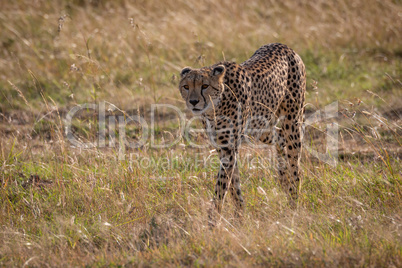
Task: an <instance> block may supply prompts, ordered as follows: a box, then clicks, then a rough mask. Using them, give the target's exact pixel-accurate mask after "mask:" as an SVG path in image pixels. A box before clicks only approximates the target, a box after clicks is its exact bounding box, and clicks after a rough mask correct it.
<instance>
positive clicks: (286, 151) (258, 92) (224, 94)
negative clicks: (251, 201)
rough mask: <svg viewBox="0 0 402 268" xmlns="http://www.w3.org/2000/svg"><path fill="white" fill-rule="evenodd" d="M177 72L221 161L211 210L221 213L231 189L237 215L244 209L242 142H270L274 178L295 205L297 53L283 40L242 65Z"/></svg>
mask: <svg viewBox="0 0 402 268" xmlns="http://www.w3.org/2000/svg"><path fill="white" fill-rule="evenodd" d="M180 77H181V79H180V83H179V90H180V93H181V96H182V98H183V99H184V100H185V102H186V106H187V108H188V109H189V110H191V112H192V113H193V114H194V115H197V116H200V117H201V118H202V122H203V125H204V127H205V129H206V131H207V134H208V136H209V139H210V141H211V143H212V144H213V145H214V146H215V147H216V149H217V152H218V153H219V158H220V163H221V165H220V170H219V172H218V176H217V180H216V185H215V195H214V198H213V204H214V205H213V207H214V208H213V209H211V210H213V211H217V212H218V213H221V207H222V201H223V198H224V196H225V195H226V193H227V191H228V190H229V191H230V193H231V195H232V197H233V199H234V203H235V211H236V214H237V215H238V216H241V215H242V213H243V210H244V201H243V196H242V192H241V190H240V178H239V170H238V163H237V159H238V150H239V146H240V144H241V143H242V142H245V141H250V142H255V141H261V142H263V144H265V145H274V147H275V148H276V151H277V154H276V155H277V162H278V164H277V173H278V174H277V177H278V180H279V182H280V185H281V186H282V188H283V189H284V190H285V192H287V193H288V196H289V197H290V201H291V203H293V204H294V200H296V198H297V195H298V189H299V184H300V176H301V174H300V157H301V149H302V123H303V114H304V99H305V91H306V72H305V67H304V64H303V61H302V59H301V58H300V56H299V55H298V54H296V53H295V52H294V51H293V50H292V49H290V48H289V47H287V46H286V45H283V44H279V43H275V44H268V45H264V46H262V47H261V48H259V49H258V50H257V51H256V52H255V53H254V54H253V55H252V56H251V58H250V59H248V60H246V61H245V62H243V63H241V64H237V63H235V62H228V61H225V62H219V63H217V64H214V65H212V66H209V67H203V68H201V69H192V68H190V67H186V68H184V69H183V70H182V71H181V73H180ZM278 122H280V123H281V124H280V127H277V126H278ZM210 214H211V213H210Z"/></svg>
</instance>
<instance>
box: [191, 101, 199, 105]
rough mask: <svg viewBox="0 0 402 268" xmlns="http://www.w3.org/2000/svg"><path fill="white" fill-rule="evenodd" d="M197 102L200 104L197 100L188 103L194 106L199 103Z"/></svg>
mask: <svg viewBox="0 0 402 268" xmlns="http://www.w3.org/2000/svg"><path fill="white" fill-rule="evenodd" d="M199 102H200V101H199V100H190V103H191V104H192V105H193V106H196V105H197V103H199Z"/></svg>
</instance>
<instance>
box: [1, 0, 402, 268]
mask: <svg viewBox="0 0 402 268" xmlns="http://www.w3.org/2000/svg"><path fill="white" fill-rule="evenodd" d="M0 7H1V9H0V10H1V11H0V25H1V28H2V29H3V30H2V31H1V32H0V45H1V46H2V49H1V50H0V77H1V80H0V135H1V136H0V163H1V164H0V165H1V166H0V226H1V227H2V228H1V231H0V265H1V266H16V265H18V266H21V265H29V266H78V265H80V266H82V265H90V266H121V265H128V266H129V265H135V266H161V265H163V266H166V265H168V266H179V265H180V266H208V267H209V266H252V265H255V266H281V267H282V266H308V267H311V266H342V267H348V266H374V267H399V266H401V265H402V237H401V228H402V216H401V215H402V210H401V206H400V204H401V202H402V197H401V194H402V181H401V176H402V173H401V163H400V157H401V150H400V148H401V142H402V139H401V135H402V130H401V127H400V126H401V115H400V113H401V102H400V100H401V98H402V91H401V77H400V75H401V73H402V68H401V55H402V47H401V43H400V40H401V39H402V38H401V37H402V33H401V31H402V28H401V27H400V25H401V14H402V8H401V3H400V1H362V0H355V1H343V0H340V1H337V2H335V1H330V2H329V1H318V2H317V1H316V2H315V3H313V2H311V1H290V0H289V1H287V0H286V1H282V2H280V3H279V2H277V1H252V0H251V1H247V2H241V1H235V2H233V1H201V2H200V1H165V2H164V3H163V4H161V3H159V2H157V1H142V2H141V1H140V2H137V3H135V4H133V3H128V2H126V1H123V0H121V1H115V2H107V1H102V0H99V1H92V2H86V1H78V0H76V1H72V3H67V2H64V1H36V2H34V3H31V2H30V1H14V2H13V3H5V2H4V3H1V4H0ZM271 42H282V43H286V44H288V45H289V46H290V47H292V48H294V49H295V50H296V51H297V52H298V53H299V54H300V55H301V56H302V58H303V60H304V62H305V64H306V67H307V72H308V85H309V86H308V93H307V100H308V103H309V106H308V107H307V111H308V115H310V114H311V112H313V111H315V110H318V109H320V108H324V106H325V105H326V104H329V103H332V102H334V101H336V100H338V101H339V105H340V107H339V114H338V116H337V117H336V118H335V119H334V120H335V121H336V122H337V123H339V126H340V128H339V146H340V147H339V148H340V150H339V162H338V164H337V166H335V167H332V166H330V165H327V164H325V163H323V162H320V161H318V160H317V159H316V158H314V157H313V156H312V155H311V154H309V153H307V152H306V153H305V155H304V156H303V161H302V162H303V172H304V179H303V187H302V189H301V195H300V199H299V201H298V204H297V208H296V209H291V208H290V207H289V206H288V203H287V201H286V198H285V196H284V194H283V193H282V192H281V191H280V189H279V187H278V185H277V184H276V183H275V175H274V172H273V170H272V163H271V161H272V159H269V158H267V157H266V156H267V152H266V151H262V150H254V149H250V148H244V149H243V151H242V153H241V156H242V158H241V159H242V161H243V162H242V166H241V169H240V172H241V178H242V182H243V184H242V187H243V189H244V193H245V199H246V203H247V207H246V211H245V217H244V219H243V222H238V221H237V220H236V219H233V217H232V214H233V213H232V212H233V207H232V205H231V202H230V198H228V200H226V201H225V208H227V211H226V212H225V213H224V214H223V215H222V216H223V220H222V222H221V225H220V226H219V227H217V228H215V229H210V228H208V226H207V222H206V218H207V217H206V213H207V209H208V206H209V200H210V198H211V197H212V189H213V185H214V177H215V175H216V172H217V168H216V165H215V164H214V163H216V160H217V156H216V155H215V153H213V152H210V151H209V150H210V149H211V148H208V149H207V150H201V149H194V148H190V146H185V145H188V143H187V142H186V141H185V140H184V139H181V140H180V142H179V143H178V144H176V145H174V146H172V147H170V148H167V149H152V148H150V146H149V145H147V146H143V147H142V148H141V149H137V150H130V149H129V148H125V150H126V151H125V152H126V154H127V155H126V159H125V160H124V161H122V160H118V156H119V148H118V142H117V143H116V146H115V147H113V148H103V149H102V148H94V149H88V150H82V149H77V148H73V147H71V144H70V143H69V141H68V140H67V139H66V136H65V132H64V129H65V125H64V124H65V116H66V113H67V112H68V110H69V109H71V108H72V107H74V106H75V105H76V104H82V103H86V102H87V103H99V101H103V100H106V101H107V102H110V103H113V104H114V105H116V106H117V107H118V109H115V110H114V111H108V112H107V116H108V118H111V117H112V116H118V115H123V114H124V115H135V114H140V115H142V116H144V117H145V118H146V119H147V120H149V111H150V105H151V104H153V103H170V104H176V105H178V107H180V108H182V109H184V105H183V103H182V102H181V100H180V97H179V93H178V90H177V88H176V87H177V85H176V84H177V77H176V76H177V73H178V71H179V70H180V68H182V67H183V66H186V65H190V66H195V67H197V66H202V65H208V64H211V63H214V62H216V61H219V60H222V59H227V60H236V61H239V62H241V61H243V60H245V59H247V58H248V57H249V56H250V55H251V54H252V53H253V52H254V51H255V50H256V49H257V48H258V47H259V46H260V45H262V44H265V43H271ZM314 81H318V84H316V83H315V82H314ZM107 108H112V106H109V105H107ZM113 109H114V108H113ZM113 109H112V110H113ZM96 115H97V114H96V113H94V112H93V111H84V112H82V113H81V114H79V116H78V117H76V119H75V121H74V122H73V127H74V131H75V133H76V134H77V135H79V137H80V138H81V139H82V140H83V141H93V140H94V139H95V138H96V137H97V133H98V131H99V128H98V122H97V121H96ZM107 122H109V121H107ZM327 123H328V124H331V122H321V123H316V124H314V125H312V126H310V127H308V128H307V129H306V131H307V133H306V146H307V145H308V146H311V147H313V148H314V149H316V150H318V151H321V152H325V149H326V148H325V146H324V148H323V146H322V145H323V144H324V145H325V142H324V141H325V138H326V136H325V131H326V129H327V128H328V126H330V125H327ZM178 127H179V126H178V122H177V119H176V118H174V116H172V113H169V112H168V111H163V110H160V111H159V113H158V121H157V124H156V126H155V129H154V130H155V132H156V137H157V142H162V141H167V140H171V139H172V136H174V137H176V136H177V135H178V134H177V129H178ZM138 131H139V130H138V128H136V125H134V124H132V125H130V126H128V127H127V133H128V135H129V136H130V137H131V139H136V135H137V134H138ZM109 134H111V133H109V132H107V135H109ZM117 134H119V133H117ZM116 138H117V139H119V136H118V135H117V136H116ZM195 139H198V141H199V142H205V139H204V138H203V137H202V136H195ZM109 141H110V140H107V142H109ZM120 153H121V152H120ZM130 154H131V155H130ZM130 156H131V158H130ZM257 158H258V159H259V161H260V162H259V165H257V164H256V163H255V162H254V163H250V162H247V159H257ZM195 159H199V160H200V161H198V162H197V161H195ZM204 160H205V161H206V163H205V164H204V162H203V161H204ZM214 161H215V162H214ZM137 163H138V165H137ZM149 163H150V164H149ZM196 164H197V165H196Z"/></svg>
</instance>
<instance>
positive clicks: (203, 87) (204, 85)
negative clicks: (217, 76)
mask: <svg viewBox="0 0 402 268" xmlns="http://www.w3.org/2000/svg"><path fill="white" fill-rule="evenodd" d="M207 87H209V85H207V84H203V85H202V86H201V89H206V88H207Z"/></svg>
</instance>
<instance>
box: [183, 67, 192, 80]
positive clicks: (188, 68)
mask: <svg viewBox="0 0 402 268" xmlns="http://www.w3.org/2000/svg"><path fill="white" fill-rule="evenodd" d="M190 71H191V68H190V67H185V68H184V69H183V70H181V72H180V76H181V77H182V78H183V77H184V76H185V75H186V74H188V73H189V72H190Z"/></svg>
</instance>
